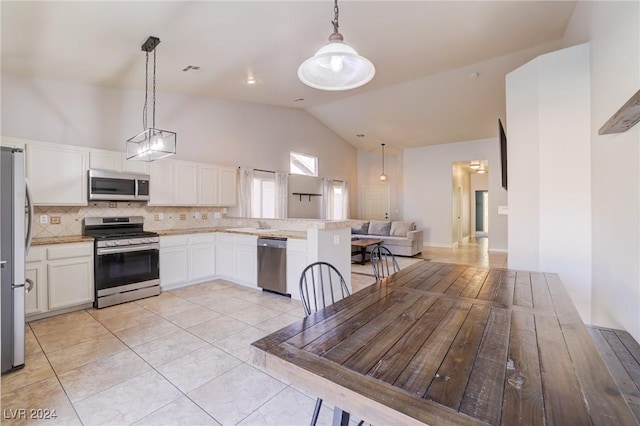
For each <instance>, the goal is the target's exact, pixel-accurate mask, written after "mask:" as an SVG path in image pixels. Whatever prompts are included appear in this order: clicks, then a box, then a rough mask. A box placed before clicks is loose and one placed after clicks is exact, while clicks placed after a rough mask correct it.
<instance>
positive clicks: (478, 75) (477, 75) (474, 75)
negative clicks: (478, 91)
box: [470, 71, 480, 78]
mask: <svg viewBox="0 0 640 426" xmlns="http://www.w3.org/2000/svg"><path fill="white" fill-rule="evenodd" d="M470 77H471V78H478V77H480V73H479V72H478V71H474V72H472V73H471V74H470Z"/></svg>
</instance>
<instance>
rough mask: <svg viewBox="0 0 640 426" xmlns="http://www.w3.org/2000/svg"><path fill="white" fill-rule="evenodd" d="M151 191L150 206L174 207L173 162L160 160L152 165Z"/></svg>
mask: <svg viewBox="0 0 640 426" xmlns="http://www.w3.org/2000/svg"><path fill="white" fill-rule="evenodd" d="M150 175H151V179H150V180H151V182H150V189H149V205H150V206H172V205H173V161H172V160H167V159H164V160H160V161H154V162H152V163H151V169H150Z"/></svg>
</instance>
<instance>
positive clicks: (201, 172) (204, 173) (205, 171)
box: [198, 164, 219, 206]
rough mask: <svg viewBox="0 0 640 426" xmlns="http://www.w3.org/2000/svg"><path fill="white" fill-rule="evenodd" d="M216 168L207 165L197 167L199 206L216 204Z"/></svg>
mask: <svg viewBox="0 0 640 426" xmlns="http://www.w3.org/2000/svg"><path fill="white" fill-rule="evenodd" d="M218 170H219V169H218V167H215V166H210V165H207V164H200V165H199V166H198V177H199V179H198V200H199V202H200V205H201V206H215V205H217V204H218V174H219V173H218Z"/></svg>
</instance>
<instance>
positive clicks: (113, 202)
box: [109, 201, 118, 209]
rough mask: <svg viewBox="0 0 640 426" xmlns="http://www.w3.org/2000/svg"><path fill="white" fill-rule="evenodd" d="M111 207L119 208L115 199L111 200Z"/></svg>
mask: <svg viewBox="0 0 640 426" xmlns="http://www.w3.org/2000/svg"><path fill="white" fill-rule="evenodd" d="M109 208H110V209H115V208H118V203H116V202H115V201H109Z"/></svg>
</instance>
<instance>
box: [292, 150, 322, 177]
mask: <svg viewBox="0 0 640 426" xmlns="http://www.w3.org/2000/svg"><path fill="white" fill-rule="evenodd" d="M289 159H290V161H289V173H293V174H296V175H304V176H318V157H314V156H312V155H306V154H300V153H297V152H291V155H290V157H289Z"/></svg>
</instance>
